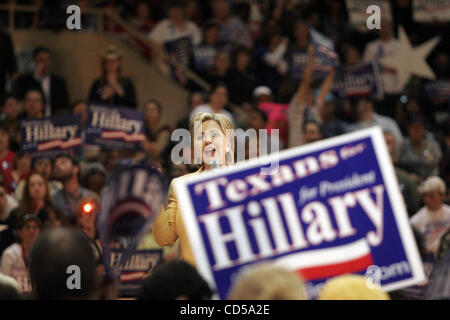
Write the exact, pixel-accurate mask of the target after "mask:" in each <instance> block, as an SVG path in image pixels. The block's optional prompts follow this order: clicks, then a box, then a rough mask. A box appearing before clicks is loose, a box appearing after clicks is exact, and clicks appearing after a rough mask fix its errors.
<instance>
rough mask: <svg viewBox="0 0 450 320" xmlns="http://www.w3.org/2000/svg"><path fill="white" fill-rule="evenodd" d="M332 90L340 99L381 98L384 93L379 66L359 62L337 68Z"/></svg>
mask: <svg viewBox="0 0 450 320" xmlns="http://www.w3.org/2000/svg"><path fill="white" fill-rule="evenodd" d="M332 90H333V91H334V93H335V94H336V95H337V96H338V97H341V98H348V97H355V96H371V97H374V98H383V96H384V91H383V83H382V82H381V75H380V67H379V64H378V63H375V62H361V63H358V64H354V65H342V66H339V67H338V68H337V69H336V77H335V78H334V83H333V89H332Z"/></svg>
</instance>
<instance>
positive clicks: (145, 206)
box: [97, 164, 167, 296]
mask: <svg viewBox="0 0 450 320" xmlns="http://www.w3.org/2000/svg"><path fill="white" fill-rule="evenodd" d="M166 194H167V182H166V179H165V178H164V176H162V175H161V174H160V172H159V171H158V170H157V169H154V168H150V167H148V166H146V165H137V164H133V165H130V166H125V167H120V168H117V169H116V170H115V171H114V172H113V173H112V175H110V176H109V177H108V179H107V181H106V184H105V187H104V189H103V190H102V195H101V201H102V202H101V211H100V215H99V219H98V221H97V225H98V230H99V234H100V240H101V242H102V247H103V248H104V255H103V259H104V265H105V266H106V272H107V273H108V274H109V275H110V276H112V277H115V278H117V279H118V280H119V281H120V288H119V289H120V294H121V295H122V296H129V295H132V294H133V293H132V292H134V291H135V290H138V289H139V286H140V282H139V281H141V280H142V279H143V278H144V277H145V276H146V275H147V274H148V273H149V272H150V271H151V270H152V269H153V267H154V266H156V264H157V263H158V262H159V260H160V259H161V254H162V252H158V251H154V250H153V251H147V250H139V244H140V242H141V240H142V238H143V237H144V236H145V235H146V234H147V233H148V232H149V230H150V225H151V223H152V221H153V220H154V218H155V217H156V215H157V214H158V213H159V211H160V210H161V207H162V206H163V204H164V203H165V199H166Z"/></svg>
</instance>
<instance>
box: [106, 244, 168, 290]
mask: <svg viewBox="0 0 450 320" xmlns="http://www.w3.org/2000/svg"><path fill="white" fill-rule="evenodd" d="M126 250H127V249H111V251H110V261H109V262H110V264H109V267H110V268H117V273H118V280H119V281H118V282H119V292H120V296H125V297H135V296H136V295H137V293H138V292H139V290H140V289H141V288H142V280H143V279H144V278H146V277H147V276H149V275H150V274H151V273H152V271H153V269H154V268H155V267H156V266H157V265H158V264H159V263H160V262H161V259H162V255H163V249H145V250H136V251H135V252H133V253H132V254H131V255H130V257H129V258H128V259H127V261H126V262H124V263H122V264H120V263H119V262H120V261H121V259H122V257H123V255H124V254H127V252H126Z"/></svg>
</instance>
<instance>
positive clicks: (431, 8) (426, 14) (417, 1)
mask: <svg viewBox="0 0 450 320" xmlns="http://www.w3.org/2000/svg"><path fill="white" fill-rule="evenodd" d="M413 19H414V21H417V22H434V21H438V22H448V21H450V0H413Z"/></svg>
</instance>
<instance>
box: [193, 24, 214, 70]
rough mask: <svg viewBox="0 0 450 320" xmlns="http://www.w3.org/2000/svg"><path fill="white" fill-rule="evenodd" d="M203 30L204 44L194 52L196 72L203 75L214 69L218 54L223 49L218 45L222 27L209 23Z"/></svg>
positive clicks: (198, 46)
mask: <svg viewBox="0 0 450 320" xmlns="http://www.w3.org/2000/svg"><path fill="white" fill-rule="evenodd" d="M203 29H204V32H203V34H204V37H203V42H202V43H201V44H199V45H197V46H195V47H194V48H193V50H192V56H193V60H194V64H193V67H194V70H195V71H196V72H198V73H199V74H201V75H204V74H206V73H207V72H208V71H209V70H211V69H212V68H213V66H214V61H215V58H216V56H217V53H218V52H219V51H220V49H221V46H220V45H219V43H218V41H219V32H220V26H219V25H218V24H217V23H214V22H208V23H206V24H205V26H204V28H203Z"/></svg>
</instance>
